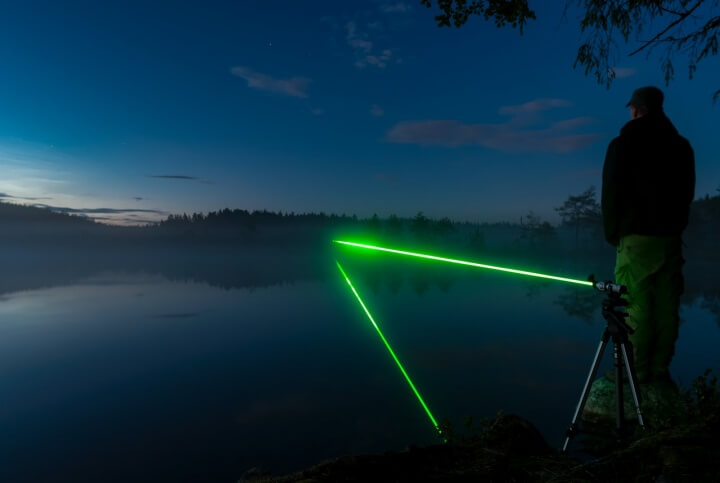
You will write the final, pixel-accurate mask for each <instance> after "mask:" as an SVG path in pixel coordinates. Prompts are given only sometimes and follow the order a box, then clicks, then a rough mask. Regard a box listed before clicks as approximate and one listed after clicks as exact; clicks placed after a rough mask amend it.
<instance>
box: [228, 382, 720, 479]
mask: <svg viewBox="0 0 720 483" xmlns="http://www.w3.org/2000/svg"><path fill="white" fill-rule="evenodd" d="M707 374H708V373H706V376H707ZM698 381H700V382H698ZM698 381H696V382H695V383H694V388H695V392H694V393H691V391H689V390H688V391H687V392H686V393H685V394H684V396H683V397H684V398H685V406H684V408H683V411H682V413H681V414H675V415H672V416H667V415H666V417H665V418H663V419H662V423H661V424H660V427H657V428H655V429H653V428H649V429H646V430H641V429H640V428H636V429H635V437H634V438H633V439H632V440H631V441H630V442H629V443H627V444H625V445H624V446H623V447H618V446H613V444H614V443H612V444H610V445H609V447H610V448H611V449H610V450H607V449H606V450H604V454H603V450H602V449H601V450H600V452H601V454H602V455H601V456H597V455H596V456H595V458H594V459H591V460H589V461H584V462H583V461H580V460H578V459H574V458H571V457H568V456H566V455H563V454H561V453H559V452H558V451H557V450H556V449H555V448H553V447H551V446H550V445H548V444H547V442H545V440H544V439H543V438H542V436H541V435H540V433H539V432H538V430H537V429H536V428H535V427H534V426H533V425H532V424H531V423H530V422H528V421H526V420H524V419H522V418H520V417H518V416H514V415H502V414H499V415H498V416H497V417H495V418H494V419H493V420H492V421H490V422H489V424H487V425H486V426H485V428H484V430H483V431H482V434H477V435H475V436H473V437H469V438H453V440H451V442H449V443H446V444H438V445H432V446H427V447H421V448H420V447H410V448H408V449H406V450H405V451H400V452H389V453H384V454H374V455H357V456H344V457H341V458H336V459H333V460H329V461H325V462H322V463H320V464H317V465H315V466H312V467H310V468H307V469H304V470H301V471H297V472H295V473H292V474H289V475H284V476H272V475H270V474H267V473H264V472H263V471H262V470H259V469H252V470H250V471H248V472H247V473H246V474H245V475H243V477H242V479H241V480H240V481H241V482H252V483H264V482H280V483H285V482H307V483H310V482H410V481H412V482H418V481H428V482H433V481H452V482H459V481H498V482H505V481H517V482H540V481H542V482H591V481H592V482H595V481H602V482H610V481H619V482H654V481H657V482H660V481H661V482H686V481H689V482H704V481H718V478H720V404H718V403H719V402H720V395H719V394H718V391H717V388H716V380H715V379H714V378H712V379H711V382H712V384H708V379H707V377H705V376H703V377H701V378H699V379H698ZM658 420H660V419H658ZM656 426H657V425H656ZM579 439H580V438H579V437H578V438H576V439H575V440H573V445H576V444H578V442H579ZM592 439H593V438H587V440H586V441H584V444H592V443H591V442H592ZM612 440H613V434H612V432H610V433H608V434H607V435H606V437H605V438H604V443H603V437H600V438H599V441H601V445H602V444H605V446H606V447H608V446H607V444H608V441H610V442H612Z"/></svg>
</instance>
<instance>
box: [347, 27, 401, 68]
mask: <svg viewBox="0 0 720 483" xmlns="http://www.w3.org/2000/svg"><path fill="white" fill-rule="evenodd" d="M372 25H379V24H377V22H374V23H372ZM345 28H346V31H347V35H346V40H347V43H348V45H349V46H350V47H352V48H353V50H354V51H355V57H356V60H355V66H356V67H357V68H358V69H362V68H364V67H367V66H368V65H374V66H375V67H378V68H380V69H384V68H385V67H387V65H388V64H389V63H390V62H391V61H393V60H394V61H395V62H396V63H400V62H401V59H399V58H397V56H395V55H394V53H393V51H392V50H391V49H383V50H382V51H380V53H374V52H373V43H372V42H371V41H370V40H368V36H367V34H365V33H361V32H359V31H358V28H357V24H356V23H355V22H354V21H352V20H351V21H349V22H348V23H347V24H346V25H345Z"/></svg>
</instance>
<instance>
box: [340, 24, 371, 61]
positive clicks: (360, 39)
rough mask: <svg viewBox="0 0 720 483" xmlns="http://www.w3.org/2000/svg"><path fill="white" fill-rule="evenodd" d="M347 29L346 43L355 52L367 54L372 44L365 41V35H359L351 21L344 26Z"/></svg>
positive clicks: (355, 25)
mask: <svg viewBox="0 0 720 483" xmlns="http://www.w3.org/2000/svg"><path fill="white" fill-rule="evenodd" d="M345 28H346V29H347V36H346V39H347V42H348V45H350V47H352V48H353V49H356V50H360V51H363V52H365V53H369V52H370V51H371V50H372V48H373V43H372V42H370V41H369V40H367V34H359V33H358V31H357V24H356V23H355V22H353V21H352V20H351V21H350V22H348V23H347V25H346V26H345Z"/></svg>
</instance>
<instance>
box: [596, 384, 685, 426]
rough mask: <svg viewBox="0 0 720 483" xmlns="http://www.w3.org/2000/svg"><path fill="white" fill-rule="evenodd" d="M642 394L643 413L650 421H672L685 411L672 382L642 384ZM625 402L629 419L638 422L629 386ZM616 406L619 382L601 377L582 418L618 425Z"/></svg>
mask: <svg viewBox="0 0 720 483" xmlns="http://www.w3.org/2000/svg"><path fill="white" fill-rule="evenodd" d="M638 391H639V397H640V410H641V411H642V414H643V417H644V418H645V419H646V420H648V419H649V418H650V419H653V420H656V421H657V420H659V419H662V420H663V421H666V420H672V419H674V418H675V416H676V415H678V414H679V413H680V412H681V411H682V404H681V401H680V397H679V396H678V391H677V386H675V384H674V383H672V382H653V383H648V384H640V385H639V387H638ZM623 403H624V404H623V407H624V413H625V420H626V421H637V413H636V410H635V404H634V402H633V399H632V393H631V392H630V385H629V384H627V383H626V384H624V385H623ZM615 404H616V402H615V382H613V381H609V380H608V379H606V378H604V377H603V378H600V379H598V380H596V381H595V382H593V385H592V387H591V389H590V395H589V396H588V400H587V404H585V410H584V411H583V414H582V419H583V421H587V422H590V423H603V422H614V421H615ZM658 422H660V421H658Z"/></svg>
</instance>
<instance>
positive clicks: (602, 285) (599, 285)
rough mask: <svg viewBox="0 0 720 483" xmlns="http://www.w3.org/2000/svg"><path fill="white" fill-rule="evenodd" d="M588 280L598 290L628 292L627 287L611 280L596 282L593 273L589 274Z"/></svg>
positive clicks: (616, 292)
mask: <svg viewBox="0 0 720 483" xmlns="http://www.w3.org/2000/svg"><path fill="white" fill-rule="evenodd" d="M588 281H590V282H592V284H593V287H594V288H595V290H597V291H598V292H607V293H608V294H616V295H623V294H626V293H628V289H627V287H626V286H625V285H620V284H619V283H613V282H611V281H609V280H608V281H606V282H598V281H597V280H596V279H595V275H590V276H589V277H588Z"/></svg>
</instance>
